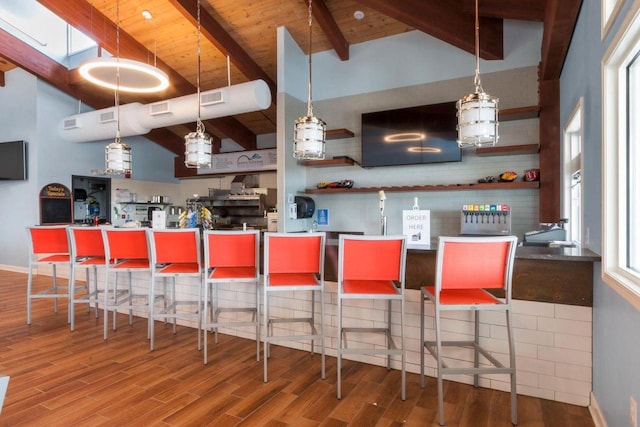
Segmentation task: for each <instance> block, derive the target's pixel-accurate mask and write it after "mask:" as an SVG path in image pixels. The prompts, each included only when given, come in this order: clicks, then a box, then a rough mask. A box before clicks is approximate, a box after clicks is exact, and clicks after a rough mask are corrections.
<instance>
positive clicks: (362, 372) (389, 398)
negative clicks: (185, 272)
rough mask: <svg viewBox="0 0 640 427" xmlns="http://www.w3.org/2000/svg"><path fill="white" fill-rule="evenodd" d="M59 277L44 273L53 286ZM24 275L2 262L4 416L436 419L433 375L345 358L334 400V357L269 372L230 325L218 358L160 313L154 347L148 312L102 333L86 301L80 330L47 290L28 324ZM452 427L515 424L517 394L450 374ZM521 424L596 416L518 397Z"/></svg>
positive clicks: (82, 421) (278, 354) (10, 419)
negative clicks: (512, 399)
mask: <svg viewBox="0 0 640 427" xmlns="http://www.w3.org/2000/svg"><path fill="white" fill-rule="evenodd" d="M49 280H50V278H48V277H46V276H41V277H36V281H35V283H36V286H40V287H42V288H44V287H45V286H43V284H45V283H47V282H48V281H49ZM26 282H27V276H26V274H21V273H13V272H7V271H1V270H0V373H1V374H4V375H10V376H11V379H10V381H9V389H8V392H7V395H6V398H5V402H4V408H3V409H2V413H1V414H0V425H2V426H103V425H105V426H106V425H108V426H225V427H226V426H234V425H238V426H259V425H261V426H262V425H264V426H271V427H277V426H302V427H304V426H326V427H330V426H430V425H437V417H438V413H437V412H438V411H437V394H436V393H437V391H436V382H435V380H434V379H433V378H428V382H427V387H425V388H424V389H421V388H420V385H419V377H418V375H416V374H407V400H406V401H402V400H401V399H400V373H399V371H387V370H386V369H385V368H382V367H377V366H371V365H366V364H362V363H357V362H350V361H345V362H344V371H343V398H342V400H337V399H336V386H335V384H336V363H335V358H333V357H327V378H326V379H325V380H322V379H320V357H319V356H318V355H315V356H311V355H310V354H309V353H307V352H302V351H297V350H292V349H288V348H285V347H278V346H273V347H272V357H271V359H270V361H269V378H270V379H269V382H268V383H264V382H263V381H262V362H257V361H256V360H255V342H254V341H251V340H245V339H241V338H236V337H231V336H227V335H221V336H220V343H219V344H218V345H215V344H213V338H212V337H211V336H209V339H210V343H211V345H210V348H209V352H210V354H209V364H208V365H207V366H205V365H204V364H203V361H202V352H199V351H198V350H197V341H196V338H197V335H196V331H195V330H194V329H191V328H185V327H179V328H178V332H177V334H176V335H174V334H173V333H172V328H171V327H170V326H165V325H163V324H161V323H158V327H157V335H156V350H155V351H154V352H150V351H149V343H148V341H147V338H146V336H147V334H146V331H147V324H146V319H141V318H136V319H135V320H134V323H133V325H132V326H129V325H128V323H127V317H126V316H124V315H121V317H119V319H118V320H119V323H118V330H117V331H115V332H113V331H110V334H109V339H108V340H107V341H104V340H103V339H102V313H100V318H99V319H97V320H96V319H95V317H94V313H93V312H91V314H88V313H87V311H86V308H85V306H79V307H77V311H76V313H77V315H76V331H75V332H70V331H69V328H68V325H67V307H66V303H64V304H61V306H60V310H59V312H58V313H57V314H56V313H54V312H53V303H52V302H51V301H48V300H39V301H35V302H34V304H33V324H32V325H31V326H27V324H26V318H27V314H26ZM445 392H446V394H445V412H446V414H445V419H446V421H447V425H448V426H474V427H476V426H492V427H493V426H509V425H511V423H510V421H509V394H508V393H504V392H499V391H495V390H488V389H483V388H478V389H475V388H473V387H472V386H468V385H464V384H459V383H455V382H446V383H445ZM518 416H519V425H520V426H593V425H594V424H593V422H592V420H591V417H590V415H589V411H588V409H587V408H584V407H578V406H572V405H566V404H562V403H558V402H552V401H548V400H542V399H536V398H532V397H528V396H518Z"/></svg>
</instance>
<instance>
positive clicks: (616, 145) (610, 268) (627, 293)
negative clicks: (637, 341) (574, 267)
mask: <svg viewBox="0 0 640 427" xmlns="http://www.w3.org/2000/svg"><path fill="white" fill-rule="evenodd" d="M639 50H640V0H635V1H634V2H633V3H632V5H631V8H630V10H629V13H628V14H627V15H626V17H625V19H624V21H623V22H622V23H621V25H620V28H619V29H618V31H617V32H616V34H615V36H614V38H613V40H612V41H611V44H610V45H609V46H608V48H607V50H606V52H605V54H604V56H603V57H602V182H603V185H602V245H603V254H602V279H603V281H604V282H605V283H606V284H607V285H609V286H610V287H611V288H612V289H614V290H615V291H616V292H618V293H619V294H620V295H621V296H622V297H623V298H624V299H625V300H627V301H628V302H629V303H631V304H632V305H633V306H634V307H635V308H636V309H638V310H640V275H639V274H637V273H635V272H633V271H631V270H630V269H628V268H626V262H627V251H628V243H627V242H628V240H629V239H630V238H631V236H629V230H628V229H627V218H628V213H627V209H626V207H627V204H628V203H627V188H628V187H627V170H628V163H627V156H628V153H627V130H628V127H627V125H628V123H627V112H628V105H627V91H628V85H627V67H628V65H629V64H630V62H631V61H632V60H633V58H634V57H635V56H636V55H637V53H638V51H639Z"/></svg>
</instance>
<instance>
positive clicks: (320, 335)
mask: <svg viewBox="0 0 640 427" xmlns="http://www.w3.org/2000/svg"><path fill="white" fill-rule="evenodd" d="M264 238H265V242H264V284H263V291H264V300H263V304H264V308H263V311H264V326H265V329H266V332H265V337H264V353H263V356H264V357H263V358H264V382H267V359H268V358H269V345H270V344H271V343H272V342H277V341H306V340H310V341H311V354H313V352H314V343H315V341H320V346H321V349H322V350H321V351H322V356H321V357H322V378H323V379H324V377H325V351H324V248H325V239H326V233H324V232H314V233H265V234H264ZM294 291H310V292H311V306H310V313H309V317H289V318H272V317H271V316H270V315H269V309H270V306H269V304H270V295H271V294H272V293H276V292H277V293H280V292H289V293H292V292H294ZM316 292H319V293H320V328H321V329H320V332H318V331H317V329H316V321H315V310H316V309H315V293H316ZM282 323H306V324H308V325H309V328H310V331H309V333H308V334H295V333H291V334H289V335H275V334H274V325H276V324H282Z"/></svg>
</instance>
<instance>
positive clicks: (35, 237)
mask: <svg viewBox="0 0 640 427" xmlns="http://www.w3.org/2000/svg"><path fill="white" fill-rule="evenodd" d="M27 231H28V233H29V240H28V243H29V277H28V279H27V325H30V324H31V302H32V300H34V299H40V298H47V299H53V310H54V312H56V313H57V312H58V298H66V299H67V302H68V301H69V286H68V285H58V276H57V267H58V266H68V267H69V269H71V256H70V254H69V239H68V236H67V226H65V225H60V226H58V225H56V226H38V227H28V228H27ZM43 265H48V266H51V268H52V276H53V283H52V285H51V287H50V288H48V289H45V290H43V291H40V292H37V293H33V270H34V269H36V270H37V269H38V267H39V266H43ZM68 320H70V319H68Z"/></svg>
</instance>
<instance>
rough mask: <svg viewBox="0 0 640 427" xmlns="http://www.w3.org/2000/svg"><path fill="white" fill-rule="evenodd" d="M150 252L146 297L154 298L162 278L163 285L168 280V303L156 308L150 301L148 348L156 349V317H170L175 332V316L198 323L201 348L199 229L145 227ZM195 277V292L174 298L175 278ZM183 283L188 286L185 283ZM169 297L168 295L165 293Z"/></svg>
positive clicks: (199, 346) (199, 347) (163, 318)
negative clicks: (190, 310) (180, 297)
mask: <svg viewBox="0 0 640 427" xmlns="http://www.w3.org/2000/svg"><path fill="white" fill-rule="evenodd" d="M147 236H148V240H149V254H150V258H151V265H152V269H151V287H150V291H149V301H154V300H155V287H156V282H157V279H159V278H162V279H163V281H164V283H165V286H166V284H167V279H173V280H171V282H170V287H171V298H170V301H169V302H170V304H169V305H167V306H166V307H165V308H164V309H163V310H161V311H156V310H155V307H154V304H150V313H151V316H150V319H151V320H150V335H151V350H154V349H155V339H154V328H155V320H156V319H162V320H167V319H173V333H174V334H175V333H176V327H177V326H176V325H177V319H178V317H180V318H184V319H193V320H196V321H197V323H198V350H200V349H201V340H200V329H201V327H202V312H201V304H202V262H201V255H200V230H199V229H197V228H188V229H175V230H174V229H148V230H147ZM178 277H180V278H193V279H195V280H194V281H193V284H192V286H191V287H192V288H193V287H195V288H196V292H197V295H189V294H187V293H186V292H185V293H183V294H182V298H183V299H178V298H176V286H177V283H176V282H177V281H176V279H177V278H178ZM183 285H185V286H188V285H187V284H186V283H183ZM165 296H166V297H167V298H168V295H167V294H165ZM185 306H195V311H193V312H186V311H184V310H180V311H179V310H178V307H181V308H182V307H185Z"/></svg>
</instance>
